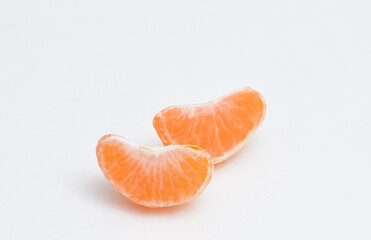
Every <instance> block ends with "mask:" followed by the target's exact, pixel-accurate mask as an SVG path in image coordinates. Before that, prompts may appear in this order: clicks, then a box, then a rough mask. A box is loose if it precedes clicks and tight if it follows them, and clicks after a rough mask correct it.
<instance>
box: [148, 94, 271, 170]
mask: <svg viewBox="0 0 371 240" xmlns="http://www.w3.org/2000/svg"><path fill="white" fill-rule="evenodd" d="M265 109H266V104H265V100H264V98H263V97H262V95H261V94H260V93H258V92H257V91H255V90H253V89H251V88H249V87H246V88H243V89H239V90H237V91H235V92H233V93H231V94H228V95H225V96H223V97H221V98H218V99H216V100H213V101H210V102H208V103H203V104H194V105H184V106H173V107H168V108H166V109H164V110H162V111H161V112H159V113H158V114H157V115H156V116H155V117H154V119H153V126H154V127H155V129H156V131H157V134H158V136H159V137H160V138H161V140H162V142H163V144H164V145H169V144H175V145H176V144H194V145H197V146H200V147H202V148H203V149H205V150H206V151H208V152H209V153H210V155H211V156H212V158H213V160H214V162H215V163H218V162H221V161H224V160H226V159H227V158H229V157H230V156H231V155H232V154H234V153H235V152H237V151H238V150H239V149H240V148H241V147H242V146H243V145H244V144H245V143H246V141H247V139H248V137H249V136H250V135H251V133H253V132H254V131H255V130H256V128H257V127H258V126H259V125H260V124H261V122H262V121H263V119H264V116H265Z"/></svg>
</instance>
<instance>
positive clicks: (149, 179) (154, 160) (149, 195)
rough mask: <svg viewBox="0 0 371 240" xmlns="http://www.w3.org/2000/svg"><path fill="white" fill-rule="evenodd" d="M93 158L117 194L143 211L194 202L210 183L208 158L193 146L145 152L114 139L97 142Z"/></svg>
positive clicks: (163, 148)
mask: <svg viewBox="0 0 371 240" xmlns="http://www.w3.org/2000/svg"><path fill="white" fill-rule="evenodd" d="M97 158H98V163H99V166H100V168H101V170H102V172H103V174H104V175H105V177H106V178H107V179H108V180H109V181H110V183H111V184H112V186H113V187H114V188H115V189H116V190H117V191H119V192H120V193H122V194H123V195H125V196H126V197H127V198H129V199H130V200H132V201H134V202H135V203H137V204H140V205H144V206H147V207H167V206H172V205H178V204H182V203H185V202H188V201H190V200H192V199H194V198H196V197H197V196H198V195H199V194H200V193H201V192H202V191H203V190H204V189H205V187H206V186H207V185H208V183H209V182H210V179H211V176H212V172H213V167H214V164H213V161H212V160H211V157H210V155H209V154H208V153H207V152H206V151H205V150H202V149H201V148H199V147H197V146H184V145H183V146H168V147H161V148H157V149H149V148H146V147H144V146H141V145H138V144H133V143H130V142H129V141H127V140H125V139H124V138H122V137H120V136H117V135H106V136H104V137H102V138H101V139H100V140H99V142H98V145H97Z"/></svg>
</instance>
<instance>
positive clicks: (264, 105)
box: [213, 87, 267, 164]
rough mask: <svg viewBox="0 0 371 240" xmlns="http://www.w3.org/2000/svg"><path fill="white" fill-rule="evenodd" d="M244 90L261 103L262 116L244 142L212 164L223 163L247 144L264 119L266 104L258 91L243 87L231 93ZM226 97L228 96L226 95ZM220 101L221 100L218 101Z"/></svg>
mask: <svg viewBox="0 0 371 240" xmlns="http://www.w3.org/2000/svg"><path fill="white" fill-rule="evenodd" d="M244 90H248V91H249V93H253V94H254V95H256V96H257V97H258V98H259V99H260V100H261V101H262V103H263V110H262V115H261V116H260V119H259V122H258V124H257V125H256V126H255V127H254V128H253V129H252V130H251V131H250V132H249V134H248V135H247V136H246V138H245V139H244V140H242V141H241V142H240V143H239V144H238V145H237V146H235V147H234V148H233V149H231V150H230V151H228V152H227V153H226V154H224V155H223V156H220V157H215V158H213V160H214V164H218V163H221V162H224V161H225V160H228V159H229V158H231V157H232V156H233V155H234V154H236V153H237V152H238V151H240V150H241V149H242V148H243V147H244V146H245V145H246V144H247V141H248V140H249V138H250V137H251V135H252V134H253V133H255V131H256V130H257V129H258V127H259V126H260V125H261V124H262V122H263V120H264V119H265V114H266V110H267V103H266V100H265V98H264V97H263V95H262V94H261V93H259V92H258V91H256V90H254V89H252V88H250V87H245V88H242V89H239V90H236V91H234V92H233V93H236V92H239V91H244ZM233 93H231V94H233ZM231 94H230V95H231ZM226 96H228V95H226ZM220 100H222V99H220Z"/></svg>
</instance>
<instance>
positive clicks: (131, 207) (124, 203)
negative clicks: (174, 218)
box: [82, 176, 191, 215]
mask: <svg viewBox="0 0 371 240" xmlns="http://www.w3.org/2000/svg"><path fill="white" fill-rule="evenodd" d="M82 191H84V193H85V194H86V195H87V196H88V197H89V198H90V199H92V201H96V202H97V203H98V204H102V205H105V206H109V207H112V208H114V209H117V210H120V211H130V212H132V213H136V214H143V215H148V214H152V215H171V214H177V213H178V212H181V211H185V210H187V209H188V208H190V205H191V203H185V204H183V205H179V206H171V207H165V208H148V207H144V206H141V205H138V204H135V203H134V202H132V201H130V200H129V199H127V198H126V197H125V196H123V195H122V194H120V193H119V192H117V191H116V190H115V189H114V188H113V187H112V186H111V184H110V183H109V182H108V181H107V180H105V179H104V178H102V177H100V176H97V177H95V178H91V179H88V180H87V181H86V183H85V186H84V187H83V190H82Z"/></svg>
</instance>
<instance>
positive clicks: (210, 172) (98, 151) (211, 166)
mask: <svg viewBox="0 0 371 240" xmlns="http://www.w3.org/2000/svg"><path fill="white" fill-rule="evenodd" d="M110 139H115V140H117V141H119V142H121V143H122V144H129V145H131V146H133V147H139V148H142V149H146V150H149V151H151V152H154V151H153V150H152V149H150V148H147V147H145V146H142V145H139V144H134V143H131V142H129V141H128V140H126V139H125V138H123V137H121V136H119V135H115V134H106V135H104V136H103V137H101V138H100V139H99V141H98V144H97V146H96V155H97V159H98V164H99V167H100V169H101V170H102V172H103V175H104V176H105V178H106V179H107V180H108V181H109V182H110V184H111V185H112V187H113V188H114V189H115V190H117V191H118V192H119V193H121V194H122V195H123V196H125V197H126V198H128V199H129V200H130V201H132V202H134V203H135V204H138V205H141V206H145V207H149V208H163V207H171V206H176V205H182V204H185V203H187V202H190V201H192V200H194V199H195V198H197V197H198V196H199V195H200V194H201V193H202V192H203V191H204V190H205V188H206V187H207V185H208V184H209V182H210V180H211V178H212V175H213V170H214V162H213V160H212V158H211V156H210V154H209V153H208V152H207V151H206V150H204V149H202V148H200V147H198V146H194V145H176V146H174V145H170V146H169V147H171V148H178V147H185V148H187V149H189V150H192V151H196V152H197V153H198V154H199V156H200V157H203V158H206V160H207V162H208V173H207V176H206V178H205V179H204V182H203V184H202V185H201V186H200V187H199V188H198V189H197V193H196V194H195V195H194V196H192V197H190V198H189V199H186V200H185V201H183V202H177V203H170V204H158V203H148V202H144V201H140V200H138V199H135V198H132V197H130V194H128V193H127V192H125V191H124V190H123V189H122V188H121V186H120V185H119V184H117V183H116V182H115V181H113V180H112V179H111V178H110V176H109V175H107V174H106V169H105V167H104V163H103V162H104V156H103V147H104V143H106V142H107V141H108V140H110ZM162 148H164V149H166V148H168V147H166V146H165V147H162ZM168 149H170V148H168Z"/></svg>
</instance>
